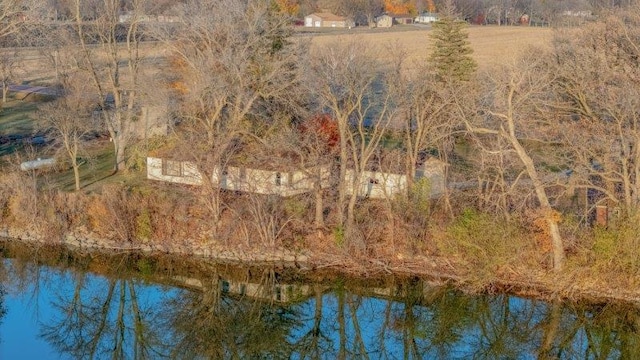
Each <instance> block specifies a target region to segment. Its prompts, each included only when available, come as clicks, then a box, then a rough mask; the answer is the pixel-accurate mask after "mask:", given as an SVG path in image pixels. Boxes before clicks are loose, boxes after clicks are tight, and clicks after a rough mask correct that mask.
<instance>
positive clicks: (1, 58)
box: [0, 50, 19, 104]
mask: <svg viewBox="0 0 640 360" xmlns="http://www.w3.org/2000/svg"><path fill="white" fill-rule="evenodd" d="M18 59H19V57H18V54H17V52H15V51H8V50H3V51H2V52H1V53H0V83H2V103H3V104H4V103H6V102H7V94H8V93H9V85H11V83H12V82H14V81H15V79H16V66H17V65H18Z"/></svg>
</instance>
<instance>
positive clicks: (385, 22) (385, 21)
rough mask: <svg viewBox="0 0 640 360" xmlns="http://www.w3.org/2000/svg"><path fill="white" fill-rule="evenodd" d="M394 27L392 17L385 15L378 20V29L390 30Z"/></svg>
mask: <svg viewBox="0 0 640 360" xmlns="http://www.w3.org/2000/svg"><path fill="white" fill-rule="evenodd" d="M391 26H393V18H392V17H391V16H390V15H387V14H384V15H380V16H378V17H377V18H376V27H379V28H388V27H391Z"/></svg>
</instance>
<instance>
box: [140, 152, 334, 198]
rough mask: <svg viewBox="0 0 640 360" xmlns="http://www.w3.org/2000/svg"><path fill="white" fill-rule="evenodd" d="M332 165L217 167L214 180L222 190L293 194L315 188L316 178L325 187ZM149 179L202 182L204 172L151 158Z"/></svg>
mask: <svg viewBox="0 0 640 360" xmlns="http://www.w3.org/2000/svg"><path fill="white" fill-rule="evenodd" d="M329 176H330V172H329V167H328V166H324V165H318V166H314V167H309V168H307V169H304V170H293V171H285V170H268V169H255V168H249V167H241V166H228V167H226V168H224V169H214V171H213V174H212V178H211V180H212V183H213V184H217V185H218V186H219V187H220V188H221V189H226V190H234V191H245V192H252V193H256V194H265V195H269V194H272V195H280V196H292V195H298V194H302V193H306V192H310V191H312V190H313V189H314V185H315V182H316V179H318V178H319V179H321V180H320V181H321V184H320V185H321V187H323V188H326V187H328V186H329ZM147 178H148V179H150V180H158V181H167V182H174V183H180V184H188V185H202V175H201V173H200V171H198V168H197V166H196V165H195V164H193V163H191V162H188V161H174V160H167V159H160V158H152V157H148V158H147Z"/></svg>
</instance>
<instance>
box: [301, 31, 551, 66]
mask: <svg viewBox="0 0 640 360" xmlns="http://www.w3.org/2000/svg"><path fill="white" fill-rule="evenodd" d="M403 30H406V28H405V29H403ZM467 30H468V33H469V41H470V42H471V47H472V48H473V51H474V53H473V57H474V58H475V59H476V60H477V61H478V64H479V65H480V68H481V69H483V68H488V67H490V66H492V65H496V64H504V63H506V62H509V61H511V60H513V59H515V58H516V57H517V56H518V55H520V54H521V51H522V50H523V49H525V48H527V47H528V46H542V47H544V46H548V45H549V44H550V41H551V38H552V34H553V30H551V29H550V28H537V27H515V26H502V27H498V26H471V27H469V28H468V29H467ZM430 32H431V29H430V28H429V27H425V28H416V29H415V30H412V31H393V32H392V31H380V32H377V31H375V30H371V31H367V32H354V33H351V34H350V33H345V32H344V31H343V32H336V33H334V34H327V33H322V34H319V35H317V36H312V37H311V44H312V46H326V45H330V44H332V43H335V42H343V41H352V40H353V39H354V38H357V39H358V41H363V42H366V43H370V44H372V45H373V46H375V47H376V48H377V51H378V53H379V54H380V55H381V56H384V54H389V55H388V56H391V55H390V53H389V51H388V46H389V45H390V44H398V45H400V46H401V47H402V48H404V49H405V51H406V58H407V61H408V63H409V64H421V63H424V62H425V61H426V59H427V57H428V56H429V53H430V51H431V43H432V41H431V39H430V38H429V33H430Z"/></svg>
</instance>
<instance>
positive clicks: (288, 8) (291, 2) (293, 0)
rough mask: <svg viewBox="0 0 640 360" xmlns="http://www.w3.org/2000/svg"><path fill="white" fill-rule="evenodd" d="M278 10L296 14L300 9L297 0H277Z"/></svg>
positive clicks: (292, 14)
mask: <svg viewBox="0 0 640 360" xmlns="http://www.w3.org/2000/svg"><path fill="white" fill-rule="evenodd" d="M275 4H276V6H277V8H278V10H279V11H280V12H281V13H283V14H288V15H291V16H295V15H297V14H298V11H299V10H300V5H298V1H297V0H275Z"/></svg>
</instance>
